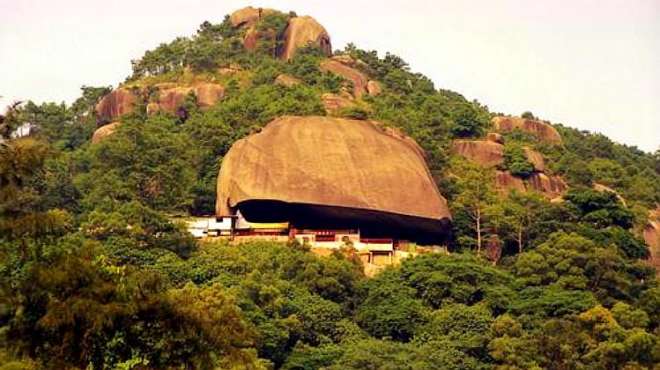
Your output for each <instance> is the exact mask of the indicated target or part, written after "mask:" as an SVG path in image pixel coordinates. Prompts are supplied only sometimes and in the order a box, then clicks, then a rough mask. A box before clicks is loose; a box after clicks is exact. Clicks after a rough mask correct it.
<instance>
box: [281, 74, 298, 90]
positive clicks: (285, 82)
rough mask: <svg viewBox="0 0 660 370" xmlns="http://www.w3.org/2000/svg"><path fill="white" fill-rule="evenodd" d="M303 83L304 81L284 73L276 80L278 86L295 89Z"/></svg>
mask: <svg viewBox="0 0 660 370" xmlns="http://www.w3.org/2000/svg"><path fill="white" fill-rule="evenodd" d="M301 83H302V81H300V80H299V79H297V78H295V77H293V76H291V75H288V74H285V73H282V74H280V75H278V76H277V77H276V78H275V84H276V85H281V86H286V87H293V86H296V85H300V84H301Z"/></svg>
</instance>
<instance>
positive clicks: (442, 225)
mask: <svg viewBox="0 0 660 370" xmlns="http://www.w3.org/2000/svg"><path fill="white" fill-rule="evenodd" d="M410 140H411V139H410ZM217 196H218V198H217V203H216V214H217V215H218V216H230V215H234V214H236V212H237V211H238V210H240V211H241V214H242V215H243V216H244V217H245V218H246V219H247V220H248V221H251V222H282V221H289V222H291V223H292V224H293V225H294V226H296V227H317V228H346V227H348V228H355V227H357V228H360V230H361V231H362V233H363V234H364V235H388V236H394V237H400V238H404V239H408V240H415V241H418V242H421V243H426V242H431V243H435V242H440V241H442V240H443V239H444V238H445V237H446V236H447V235H448V233H449V232H450V225H449V224H450V217H451V216H450V213H449V208H448V207H447V202H446V200H445V198H444V197H443V196H442V195H441V194H440V192H439V191H438V189H437V187H436V185H435V183H434V181H433V178H432V177H431V174H430V172H429V170H428V168H427V166H426V163H425V160H424V157H423V156H422V155H421V154H420V151H419V147H418V146H413V145H412V144H411V142H410V141H409V140H402V139H401V138H400V137H397V136H396V135H392V133H391V132H388V131H386V130H383V129H382V128H381V125H380V124H378V123H376V122H372V121H357V120H348V119H341V118H332V117H320V116H311V117H293V116H285V117H281V118H278V119H276V120H274V121H272V122H270V123H269V124H268V125H266V127H265V128H264V129H263V130H262V131H261V132H260V133H257V134H254V135H251V136H248V137H247V138H244V139H241V140H239V141H237V142H235V143H234V145H233V146H232V147H231V149H230V150H229V152H228V153H227V154H226V155H225V157H224V159H223V162H222V167H221V169H220V174H219V178H218V188H217Z"/></svg>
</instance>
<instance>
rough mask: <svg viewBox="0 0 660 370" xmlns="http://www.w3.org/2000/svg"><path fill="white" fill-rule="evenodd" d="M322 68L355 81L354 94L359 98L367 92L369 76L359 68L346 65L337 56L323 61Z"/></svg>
mask: <svg viewBox="0 0 660 370" xmlns="http://www.w3.org/2000/svg"><path fill="white" fill-rule="evenodd" d="M320 67H321V70H322V71H326V72H330V73H333V74H335V75H337V76H340V77H342V78H344V79H346V80H348V81H350V82H352V83H353V95H354V96H355V97H356V98H359V97H361V96H362V94H364V93H365V92H367V84H368V82H369V80H368V79H367V76H366V75H365V74H364V73H362V72H360V71H358V70H357V69H355V68H353V67H351V66H349V65H346V64H345V63H344V62H342V61H341V60H338V59H336V58H331V59H326V60H323V61H322V62H321V66H320Z"/></svg>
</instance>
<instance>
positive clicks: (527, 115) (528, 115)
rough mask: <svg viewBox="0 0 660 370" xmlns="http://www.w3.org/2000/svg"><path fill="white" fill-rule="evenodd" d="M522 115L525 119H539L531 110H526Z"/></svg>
mask: <svg viewBox="0 0 660 370" xmlns="http://www.w3.org/2000/svg"><path fill="white" fill-rule="evenodd" d="M520 117H522V118H524V119H537V118H536V116H534V113H532V112H530V111H524V112H523V113H522V114H521V115H520Z"/></svg>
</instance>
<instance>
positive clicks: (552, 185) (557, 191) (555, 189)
mask: <svg viewBox="0 0 660 370" xmlns="http://www.w3.org/2000/svg"><path fill="white" fill-rule="evenodd" d="M526 183H527V190H534V191H537V192H539V193H542V194H543V195H544V196H546V197H548V198H550V199H554V198H557V197H560V196H561V195H562V194H563V193H564V192H565V191H566V190H567V189H568V185H567V184H566V182H565V181H564V179H562V178H561V177H559V176H548V175H546V174H545V173H543V172H535V173H533V174H532V175H531V176H530V177H529V178H528V179H527V181H526Z"/></svg>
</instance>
